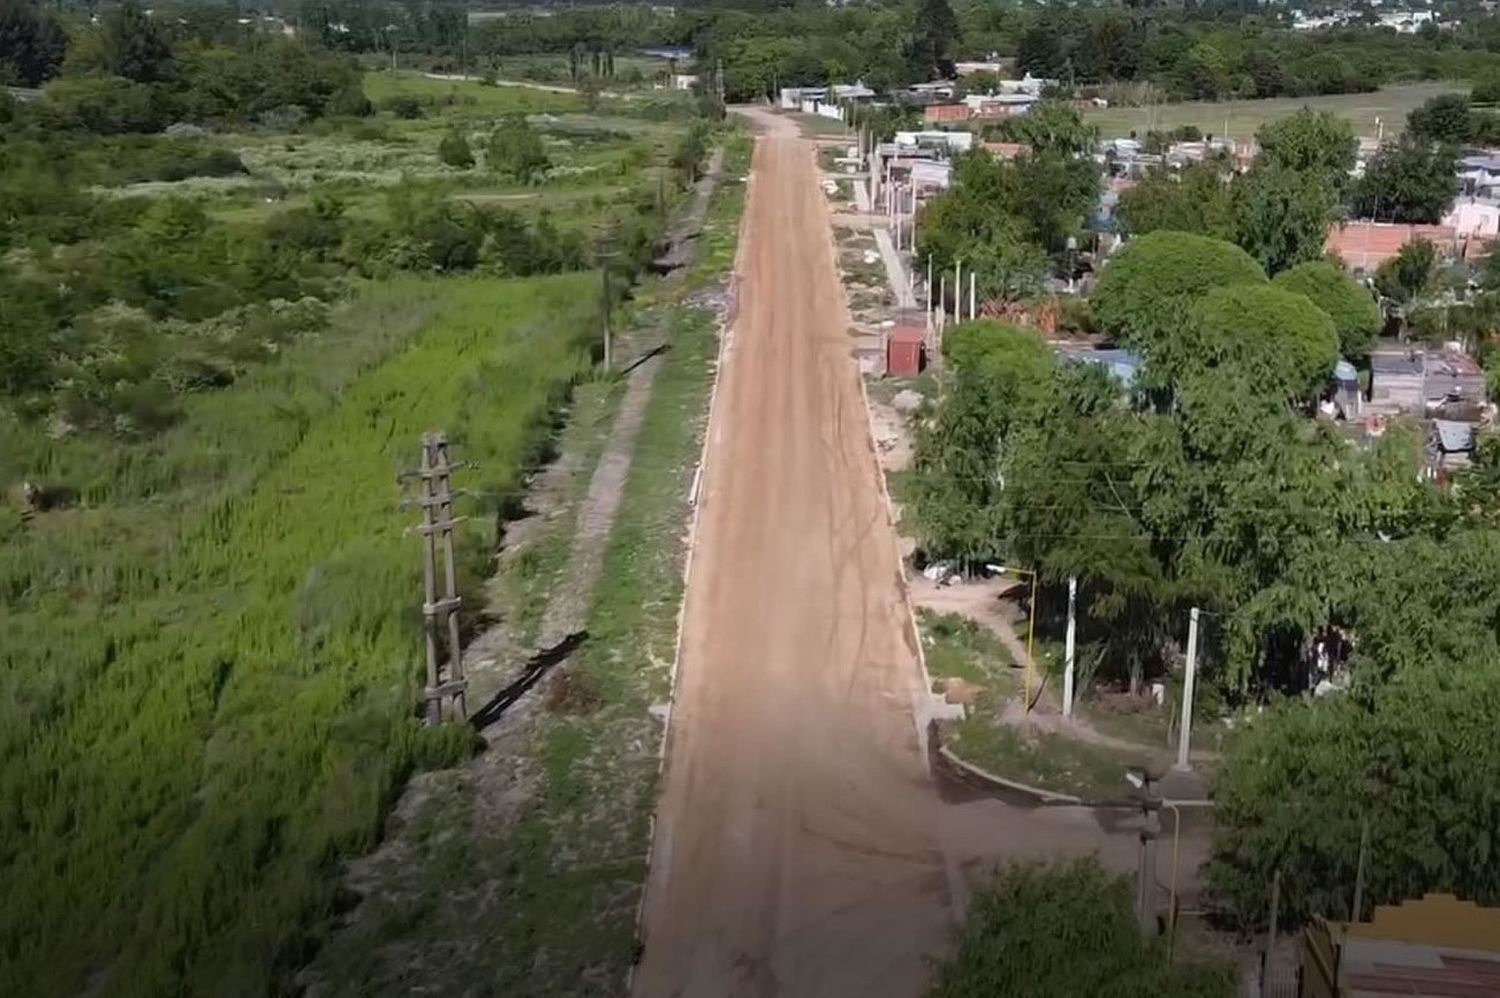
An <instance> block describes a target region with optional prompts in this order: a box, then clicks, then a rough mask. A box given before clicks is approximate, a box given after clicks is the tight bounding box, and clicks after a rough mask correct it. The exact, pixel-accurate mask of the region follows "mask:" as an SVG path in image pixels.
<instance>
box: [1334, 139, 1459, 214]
mask: <svg viewBox="0 0 1500 998" xmlns="http://www.w3.org/2000/svg"><path fill="white" fill-rule="evenodd" d="M1457 190H1458V178H1457V176H1456V174H1455V173H1454V170H1453V151H1452V150H1451V149H1445V148H1443V147H1442V146H1429V145H1426V144H1424V143H1421V142H1417V141H1413V140H1411V139H1409V138H1402V139H1401V141H1399V142H1394V143H1387V144H1386V145H1385V146H1383V147H1382V148H1381V150H1380V152H1379V153H1377V154H1376V156H1375V158H1374V159H1373V160H1371V161H1370V164H1369V166H1367V167H1366V168H1365V175H1364V177H1363V178H1361V179H1360V181H1359V182H1358V183H1357V184H1355V185H1354V193H1353V197H1352V198H1351V200H1350V207H1351V210H1352V211H1353V213H1354V215H1355V216H1357V217H1360V218H1373V219H1376V220H1377V221H1389V222H1420V223H1428V224H1430V223H1435V222H1437V221H1439V220H1440V219H1441V218H1442V217H1443V212H1445V211H1447V210H1448V205H1449V204H1451V203H1452V201H1453V195H1454V194H1455V193H1456V192H1457Z"/></svg>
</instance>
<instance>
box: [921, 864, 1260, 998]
mask: <svg viewBox="0 0 1500 998" xmlns="http://www.w3.org/2000/svg"><path fill="white" fill-rule="evenodd" d="M1131 897H1132V888H1131V883H1130V881H1129V880H1128V879H1126V878H1125V877H1120V876H1116V875H1114V874H1111V873H1109V872H1108V871H1106V870H1105V869H1104V868H1103V867H1102V866H1101V865H1100V864H1099V861H1098V860H1097V859H1095V858H1093V857H1090V858H1088V859H1080V860H1072V861H1069V862H1065V863H1058V864H1055V865H1046V864H1021V863H1017V864H1013V865H1011V866H1009V867H1006V868H1004V869H1002V870H997V871H996V872H995V873H994V875H993V876H992V878H991V880H990V882H989V884H988V885H986V886H985V887H984V888H982V889H981V890H980V891H979V892H978V893H977V894H976V895H975V896H974V899H973V901H972V903H971V904H970V906H969V912H968V916H967V918H966V919H965V921H964V924H963V926H962V927H961V928H960V929H959V930H958V931H957V933H956V937H957V938H956V943H957V945H956V946H955V948H954V953H953V955H952V956H950V957H949V958H948V959H947V960H946V961H945V962H944V963H943V964H941V965H940V966H939V967H938V973H937V982H936V984H934V986H933V988H932V990H931V991H930V992H929V994H930V996H931V998H1082V996H1085V995H1108V996H1109V998H1231V996H1232V995H1233V994H1234V979H1233V974H1232V971H1231V968H1229V967H1223V966H1201V965H1194V964H1190V963H1186V962H1184V961H1182V960H1181V959H1179V961H1178V962H1177V963H1176V964H1171V963H1168V961H1167V953H1166V947H1165V945H1164V942H1163V940H1160V939H1155V940H1151V941H1145V942H1143V941H1142V939H1141V933H1140V929H1139V928H1138V927H1137V925H1136V921H1135V917H1134V914H1133V913H1132V910H1131Z"/></svg>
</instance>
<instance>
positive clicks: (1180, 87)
mask: <svg viewBox="0 0 1500 998" xmlns="http://www.w3.org/2000/svg"><path fill="white" fill-rule="evenodd" d="M1174 78H1175V79H1174V82H1175V84H1176V87H1177V91H1178V93H1180V94H1181V95H1182V96H1183V97H1184V98H1186V99H1188V100H1218V99H1219V97H1221V96H1222V95H1224V94H1226V93H1228V92H1229V86H1230V84H1229V61H1228V60H1227V59H1225V58H1224V53H1223V52H1221V51H1220V50H1219V49H1218V48H1217V47H1215V46H1214V45H1211V44H1209V43H1208V42H1199V43H1198V44H1197V45H1194V46H1193V47H1192V48H1190V49H1188V50H1187V52H1185V53H1183V56H1182V58H1181V59H1180V60H1178V63H1177V68H1176V70H1175V72H1174Z"/></svg>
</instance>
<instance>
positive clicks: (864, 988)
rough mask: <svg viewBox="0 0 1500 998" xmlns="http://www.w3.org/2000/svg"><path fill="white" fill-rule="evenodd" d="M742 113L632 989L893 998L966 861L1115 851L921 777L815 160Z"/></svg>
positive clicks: (801, 143)
mask: <svg viewBox="0 0 1500 998" xmlns="http://www.w3.org/2000/svg"><path fill="white" fill-rule="evenodd" d="M755 117H756V119H757V123H758V126H759V127H760V128H761V129H762V130H763V135H762V137H761V138H760V139H759V140H758V142H757V145H756V150H755V158H754V165H753V171H752V179H751V186H750V193H749V201H748V204H747V206H746V214H745V219H744V224H743V227H742V234H741V245H740V257H739V261H738V264H737V266H738V270H739V292H738V294H739V313H738V316H737V319H736V321H735V324H734V327H733V330H732V331H731V333H730V334H729V337H730V338H729V341H728V344H727V346H726V350H727V354H726V361H725V366H724V369H723V371H722V372H721V375H720V383H719V395H718V399H717V401H716V404H715V409H714V415H713V419H712V422H711V425H710V427H709V443H708V463H707V467H706V469H705V472H704V478H703V487H702V493H701V497H700V503H701V506H700V511H699V522H698V525H697V531H696V535H695V540H694V552H695V553H694V562H693V567H692V573H691V578H690V580H689V585H688V591H687V595H686V603H685V610H684V620H683V634H682V649H681V656H680V667H679V672H678V677H677V690H676V694H675V698H674V707H673V712H672V717H671V722H670V730H669V735H668V749H667V752H668V754H667V766H666V773H665V778H664V785H663V788H662V797H661V800H660V802H659V807H658V814H657V827H656V834H655V838H654V841H653V854H652V863H651V873H650V877H649V883H648V886H647V894H646V902H645V909H644V916H643V925H642V938H643V943H644V950H643V953H642V958H641V962H640V964H639V966H638V967H637V970H636V974H635V980H634V988H635V994H636V995H638V996H641V998H668V996H683V998H700V996H701V998H771V996H799V998H800V996H840V998H842V996H860V998H875V996H886V995H890V996H901V998H910V996H914V995H917V994H920V993H921V991H922V989H923V986H924V983H925V982H926V981H927V979H928V975H929V972H930V962H929V960H928V957H929V956H933V955H938V954H940V953H941V952H942V950H943V947H944V945H945V943H946V941H947V938H948V933H949V930H950V927H951V924H952V920H953V913H954V911H955V910H956V908H957V907H958V906H959V905H960V903H961V898H962V894H963V890H964V887H963V883H964V881H965V879H966V871H971V870H972V869H973V868H974V866H975V864H976V862H977V861H978V860H980V859H983V858H988V857H993V856H996V855H999V854H1002V853H1004V854H1011V855H1043V854H1048V853H1051V852H1054V851H1067V852H1084V851H1088V850H1089V849H1092V848H1096V847H1102V848H1103V849H1104V850H1105V854H1106V859H1107V860H1108V861H1110V862H1112V863H1113V864H1114V865H1117V866H1122V867H1125V868H1128V867H1129V864H1130V863H1131V862H1132V858H1133V856H1134V842H1133V837H1132V836H1130V835H1128V834H1119V833H1116V834H1114V835H1109V834H1107V833H1106V832H1105V831H1104V830H1103V829H1102V828H1101V826H1100V824H1099V822H1098V820H1096V819H1095V818H1094V817H1093V816H1092V815H1091V814H1090V813H1088V812H1084V811H1078V810H1073V809H1068V810H1067V811H1066V812H1064V811H1050V810H1049V811H1045V812H1028V811H1024V810H1016V809H1012V808H1008V807H1006V806H1004V805H1001V804H1000V803H998V802H996V801H992V800H981V801H976V802H972V803H967V804H961V805H955V804H949V803H945V802H944V801H943V800H941V799H940V798H939V796H938V793H937V790H936V789H935V787H934V786H933V784H932V783H931V781H930V779H929V776H928V772H927V767H926V764H925V761H924V759H923V756H922V753H921V749H920V746H919V743H918V738H917V726H916V725H915V724H914V723H913V720H912V718H913V704H914V703H915V702H916V701H917V700H918V699H919V698H920V697H921V696H922V695H923V693H924V691H923V690H922V689H921V686H922V678H921V675H920V669H919V667H918V665H917V659H916V653H915V650H914V648H913V647H912V643H911V641H912V634H911V629H910V622H909V617H908V613H907V609H906V606H905V603H904V597H903V593H902V589H901V584H900V581H899V578H898V574H897V556H896V538H895V534H894V531H893V530H892V528H891V526H890V524H889V523H888V521H887V516H886V511H885V506H884V503H883V499H882V493H881V489H880V483H879V478H878V477H877V476H878V471H877V464H876V458H875V452H874V447H873V444H872V442H871V438H870V432H869V423H868V419H867V416H866V412H865V407H864V403H863V399H862V397H861V393H860V386H859V382H858V374H857V372H856V367H855V362H854V360H853V358H852V357H851V354H850V346H851V342H852V341H851V339H850V337H849V335H848V333H847V329H848V327H849V317H848V315H847V313H846V310H845V304H844V297H843V291H842V289H841V287H840V285H839V280H838V276H837V272H836V270H835V266H834V258H833V249H832V240H831V234H830V228H829V219H828V212H827V207H826V203H825V201H824V199H823V195H822V192H821V189H820V184H819V174H818V170H817V167H816V162H815V158H814V152H813V149H814V147H813V145H812V143H811V142H808V141H805V140H803V139H801V138H798V137H796V131H795V126H794V125H792V124H791V123H790V122H788V121H786V120H785V119H781V118H777V117H776V116H774V115H769V114H763V113H762V114H757V115H755Z"/></svg>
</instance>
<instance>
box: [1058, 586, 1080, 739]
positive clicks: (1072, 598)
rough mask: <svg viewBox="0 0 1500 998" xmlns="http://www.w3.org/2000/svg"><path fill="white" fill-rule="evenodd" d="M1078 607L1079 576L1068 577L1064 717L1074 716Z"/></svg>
mask: <svg viewBox="0 0 1500 998" xmlns="http://www.w3.org/2000/svg"><path fill="white" fill-rule="evenodd" d="M1077 607H1078V577H1077V576H1076V575H1074V576H1069V577H1068V632H1067V639H1066V642H1065V644H1064V650H1063V703H1062V708H1063V717H1072V716H1073V659H1074V653H1075V651H1076V648H1075V647H1074V646H1075V641H1074V636H1075V626H1076V614H1077Z"/></svg>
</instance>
